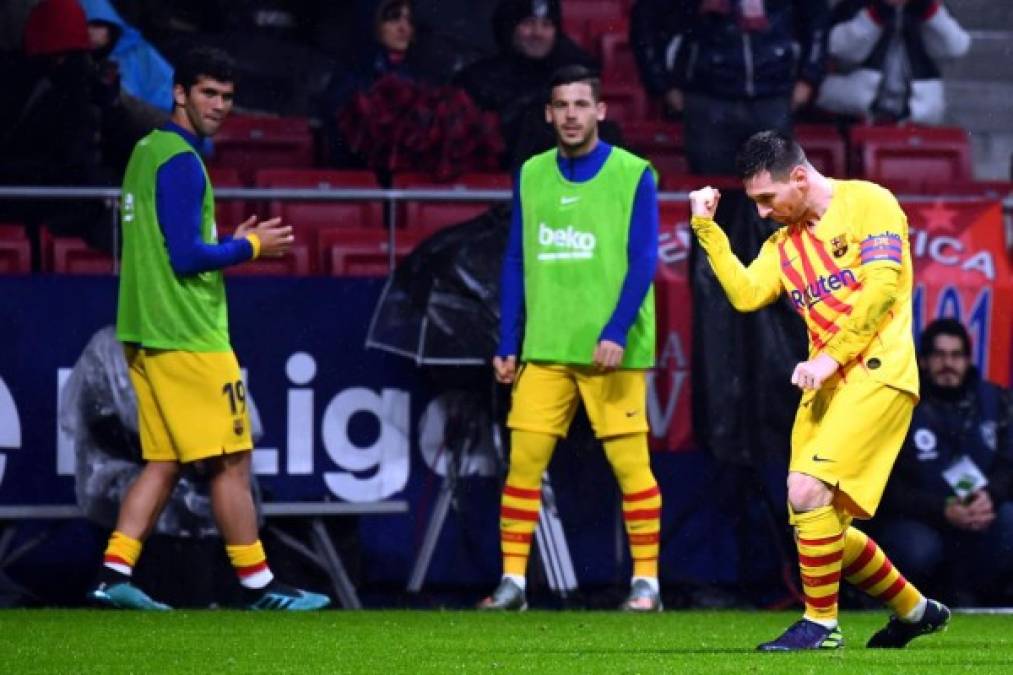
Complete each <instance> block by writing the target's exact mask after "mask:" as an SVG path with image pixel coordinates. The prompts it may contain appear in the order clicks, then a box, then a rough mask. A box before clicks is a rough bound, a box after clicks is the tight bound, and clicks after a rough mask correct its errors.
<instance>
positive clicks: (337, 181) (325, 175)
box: [256, 169, 384, 274]
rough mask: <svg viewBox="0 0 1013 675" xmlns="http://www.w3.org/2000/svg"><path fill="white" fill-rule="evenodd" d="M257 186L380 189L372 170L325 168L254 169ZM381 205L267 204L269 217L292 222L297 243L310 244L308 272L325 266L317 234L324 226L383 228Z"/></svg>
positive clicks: (326, 202) (375, 202) (272, 202)
mask: <svg viewBox="0 0 1013 675" xmlns="http://www.w3.org/2000/svg"><path fill="white" fill-rule="evenodd" d="M256 180H257V187H261V188H303V189H339V188H361V189H371V190H376V189H379V187H380V186H379V185H378V184H377V182H376V176H375V175H374V174H373V173H372V172H371V171H331V170H325V169H261V170H260V171H258V172H257V179H256ZM383 209H384V204H383V203H382V202H379V201H348V202H339V201H302V200H288V201H286V200H272V201H271V202H270V203H269V205H268V215H269V216H270V217H274V216H280V217H281V219H282V222H283V223H284V224H286V225H291V226H292V228H293V230H294V232H295V237H296V242H299V243H303V244H306V245H307V246H308V247H309V262H310V270H311V273H314V274H316V273H320V272H323V271H324V270H325V269H326V266H325V265H324V264H323V263H324V260H323V258H322V256H323V255H324V251H325V249H324V248H323V247H322V246H321V244H320V233H321V232H322V231H324V230H326V229H342V230H344V229H349V228H360V227H368V228H374V229H376V230H378V231H381V232H382V231H383Z"/></svg>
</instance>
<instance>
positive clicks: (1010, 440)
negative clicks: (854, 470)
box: [883, 369, 1013, 525]
mask: <svg viewBox="0 0 1013 675" xmlns="http://www.w3.org/2000/svg"><path fill="white" fill-rule="evenodd" d="M928 382H929V380H928V378H927V377H926V376H925V375H924V374H923V375H922V383H923V385H922V399H921V401H920V402H919V403H918V405H917V406H916V407H915V410H914V417H913V418H912V420H911V427H910V429H909V431H908V435H907V439H906V440H905V442H904V447H903V449H902V450H901V452H900V456H899V457H898V458H897V465H896V466H895V467H894V471H893V475H892V476H891V478H890V482H889V485H888V486H887V490H886V495H885V496H884V503H883V505H884V511H886V512H889V513H890V514H891V515H904V516H908V517H912V518H915V519H918V520H922V521H925V522H928V523H932V524H937V525H938V524H941V523H942V522H943V510H944V508H945V506H946V500H947V499H948V498H949V497H951V496H953V490H952V489H951V488H950V486H949V484H948V483H947V482H946V480H945V479H944V478H943V471H945V470H946V469H947V468H949V466H950V465H951V464H952V463H953V462H954V460H956V459H958V458H960V457H961V456H962V455H967V456H968V457H970V459H971V461H973V462H974V463H975V465H977V467H978V468H979V469H980V470H981V471H982V473H984V474H985V476H986V477H987V478H988V486H987V487H986V488H985V489H986V491H988V493H989V494H990V495H991V497H992V501H993V502H994V503H995V504H996V506H997V507H998V504H999V503H1001V502H1003V501H1006V500H1008V499H1009V498H1010V497H1011V482H1013V425H1011V419H1010V418H1011V410H1010V401H1009V396H1008V394H1007V392H1006V391H1005V390H1004V389H1002V388H1001V387H999V386H997V385H994V384H992V383H991V382H987V381H985V380H982V379H981V378H980V377H979V375H978V373H977V371H974V370H973V369H972V370H971V371H970V372H968V375H967V380H966V382H965V384H964V386H963V387H962V388H961V389H960V390H959V391H958V392H957V394H956V395H955V396H951V397H947V396H945V395H943V394H942V393H941V392H939V391H938V390H934V389H933V387H932V386H931V384H928Z"/></svg>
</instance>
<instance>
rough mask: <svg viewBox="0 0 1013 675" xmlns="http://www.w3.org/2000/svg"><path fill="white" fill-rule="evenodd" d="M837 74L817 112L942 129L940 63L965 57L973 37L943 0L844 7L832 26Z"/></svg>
mask: <svg viewBox="0 0 1013 675" xmlns="http://www.w3.org/2000/svg"><path fill="white" fill-rule="evenodd" d="M831 24H832V27H831V29H830V39H829V53H830V56H831V58H832V64H833V65H834V67H835V70H836V72H833V73H832V74H830V75H828V76H827V78H826V79H825V80H824V81H823V85H822V86H821V87H820V92H819V97H818V98H817V101H816V104H817V105H818V106H819V107H821V108H823V109H825V110H828V111H830V112H835V113H840V114H843V115H850V116H854V117H861V118H863V119H869V120H874V121H877V122H883V121H885V122H898V121H901V120H909V121H911V122H917V123H919V124H941V123H942V121H943V112H944V106H945V102H944V96H943V82H942V75H941V73H940V72H939V65H938V63H939V62H940V61H943V60H946V59H955V58H959V57H961V56H963V55H964V54H966V53H967V50H968V48H969V47H970V44H971V37H970V36H969V35H968V34H967V32H966V31H965V30H964V29H963V28H961V27H960V24H958V23H957V21H956V19H954V18H953V16H952V15H950V13H949V12H948V11H947V10H946V7H945V6H943V3H942V2H941V1H940V0H843V1H842V2H841V3H840V4H838V5H837V6H836V7H835V8H834V11H833V15H832V18H831Z"/></svg>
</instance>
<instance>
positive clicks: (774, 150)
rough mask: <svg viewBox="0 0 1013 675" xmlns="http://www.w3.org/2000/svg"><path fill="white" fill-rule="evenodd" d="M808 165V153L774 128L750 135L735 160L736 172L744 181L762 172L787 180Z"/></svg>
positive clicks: (792, 139)
mask: <svg viewBox="0 0 1013 675" xmlns="http://www.w3.org/2000/svg"><path fill="white" fill-rule="evenodd" d="M808 163H809V160H808V159H806V156H805V152H803V150H802V148H801V146H799V144H798V143H796V142H795V139H794V138H792V137H791V136H789V135H788V134H786V133H784V132H781V131H777V130H775V129H768V130H767V131H760V132H757V133H755V134H753V135H752V136H750V137H749V140H747V141H746V142H745V143H744V144H743V145H742V147H741V148H740V149H739V153H738V155H736V157H735V169H736V171H738V174H739V178H741V179H743V180H745V179H747V178H752V177H753V176H755V175H757V174H759V173H762V172H763V171H769V172H770V177H771V178H773V179H775V180H784V179H785V178H787V177H788V173H789V172H790V171H791V170H792V169H794V168H795V167H796V166H798V165H799V164H801V165H803V166H804V165H807V164H808Z"/></svg>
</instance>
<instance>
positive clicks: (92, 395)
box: [59, 326, 263, 537]
mask: <svg viewBox="0 0 1013 675" xmlns="http://www.w3.org/2000/svg"><path fill="white" fill-rule="evenodd" d="M247 401H248V403H249V407H248V410H249V415H250V426H251V429H252V433H253V438H254V440H256V439H258V438H260V437H261V436H262V435H263V429H262V427H261V424H260V416H259V415H258V414H257V409H256V406H255V404H254V403H253V397H252V395H249V396H248V397H247ZM60 403H61V405H60V408H61V413H60V420H59V421H60V428H61V429H62V430H63V431H64V432H65V433H67V434H69V435H70V436H71V438H72V439H73V443H74V456H75V460H76V466H75V492H76V496H77V503H78V505H79V506H80V507H81V509H82V510H83V511H84V512H85V515H86V516H87V517H88V518H89V519H90V520H92V521H94V522H96V523H98V524H99V525H101V526H103V527H106V528H109V529H112V528H113V527H114V526H115V524H116V517H117V514H118V513H119V507H120V502H121V501H122V500H123V496H124V495H125V494H126V492H127V490H128V489H129V488H130V485H131V484H132V483H133V481H134V479H135V478H136V477H137V476H138V474H139V473H140V472H141V468H142V466H143V461H142V459H141V447H140V439H139V436H138V431H137V399H136V396H135V395H134V389H133V386H132V385H131V383H130V378H129V375H128V374H127V363H126V359H125V358H124V355H123V346H122V345H121V344H120V342H119V341H117V340H116V329H115V328H114V327H113V326H107V327H105V328H102V329H101V330H99V331H98V332H97V333H95V335H94V336H92V338H91V340H90V341H89V342H88V345H87V346H86V347H85V348H84V351H83V352H82V353H81V356H80V358H78V360H77V363H76V364H74V369H73V371H72V372H71V375H70V377H69V378H68V380H67V383H66V385H65V387H64V389H63V393H62V394H61V401H60ZM251 481H252V487H253V494H254V500H255V502H256V504H257V510H258V513H259V511H260V499H259V490H258V489H257V486H256V479H255V478H252V477H251ZM155 532H157V533H159V534H167V535H172V536H180V537H206V536H215V535H217V533H218V531H217V528H216V527H215V523H214V517H213V515H212V512H211V500H210V498H209V496H208V486H207V481H206V480H205V479H204V477H203V476H202V475H201V474H200V472H199V470H198V468H197V467H194V466H187V468H186V469H184V472H183V477H182V478H181V479H180V481H179V483H178V484H177V485H176V488H175V490H174V491H173V493H172V496H171V498H170V499H169V502H168V503H167V504H166V506H165V509H164V510H163V511H162V515H161V517H160V518H159V519H158V522H157V524H156V526H155Z"/></svg>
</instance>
